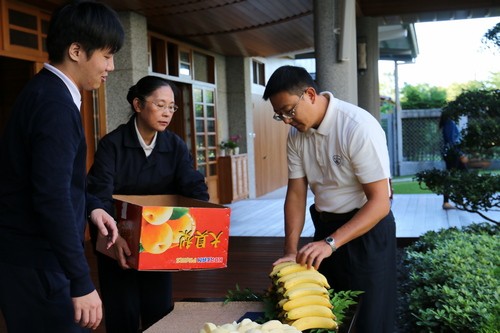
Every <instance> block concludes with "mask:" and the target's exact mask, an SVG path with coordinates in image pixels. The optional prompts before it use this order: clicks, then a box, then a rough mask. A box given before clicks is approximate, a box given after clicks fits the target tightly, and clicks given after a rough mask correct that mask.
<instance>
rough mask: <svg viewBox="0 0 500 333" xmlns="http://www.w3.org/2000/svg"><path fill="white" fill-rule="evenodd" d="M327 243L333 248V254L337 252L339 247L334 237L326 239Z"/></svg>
mask: <svg viewBox="0 0 500 333" xmlns="http://www.w3.org/2000/svg"><path fill="white" fill-rule="evenodd" d="M325 242H326V243H327V244H328V245H330V247H331V248H332V253H333V252H335V251H337V247H336V246H335V239H334V238H333V237H326V238H325Z"/></svg>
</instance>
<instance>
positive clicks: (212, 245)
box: [97, 195, 230, 270]
mask: <svg viewBox="0 0 500 333" xmlns="http://www.w3.org/2000/svg"><path fill="white" fill-rule="evenodd" d="M113 198H114V200H115V208H116V220H117V223H118V230H119V233H120V236H121V237H123V238H124V239H125V240H126V241H127V244H128V246H129V248H130V250H131V252H132V254H131V256H129V257H128V258H127V263H128V265H129V266H130V267H132V268H135V269H137V270H198V269H213V268H224V267H227V249H228V241H229V220H230V208H228V207H224V206H221V205H217V204H213V203H209V202H205V201H200V200H195V199H190V198H185V197H182V196H177V195H152V196H126V195H115V196H113ZM105 244H106V242H105V239H104V238H101V237H99V238H98V241H97V250H98V251H99V252H102V253H104V254H106V255H108V256H110V257H112V258H115V254H114V251H113V249H106V245H105ZM115 259H116V258H115Z"/></svg>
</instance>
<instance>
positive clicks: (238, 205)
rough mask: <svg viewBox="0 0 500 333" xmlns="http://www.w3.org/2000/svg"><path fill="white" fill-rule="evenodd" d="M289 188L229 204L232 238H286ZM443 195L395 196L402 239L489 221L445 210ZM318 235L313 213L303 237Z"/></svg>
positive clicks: (310, 198) (496, 216) (310, 199)
mask: <svg viewBox="0 0 500 333" xmlns="http://www.w3.org/2000/svg"><path fill="white" fill-rule="evenodd" d="M285 191H286V188H280V189H278V190H276V191H274V192H271V193H269V194H266V195H265V196H262V197H259V198H257V199H246V200H241V201H237V202H235V203H233V204H230V205H228V206H229V207H231V226H230V235H231V236H268V237H269V236H270V237H282V236H284V231H283V202H284V197H285ZM442 200H443V198H442V196H438V195H436V194H395V195H394V199H393V203H392V211H393V213H394V216H395V218H396V226H397V228H396V236H397V237H398V238H407V237H409V238H413V237H419V236H420V235H422V234H424V233H425V232H427V231H429V230H434V231H437V230H439V229H442V228H449V227H461V226H466V225H469V224H472V223H478V222H485V221H486V220H484V219H483V218H482V217H481V216H479V215H478V214H475V213H468V212H464V211H460V210H456V209H454V210H443V209H442V208H441V205H442ZM312 203H313V196H312V193H310V194H309V196H308V206H309V205H311V204H312ZM487 216H489V217H493V218H494V219H495V220H497V221H498V220H500V212H498V211H496V212H488V213H487ZM313 233H314V228H313V225H312V221H311V219H310V217H309V213H307V214H306V224H305V226H304V231H303V233H302V236H303V237H311V236H312V235H313Z"/></svg>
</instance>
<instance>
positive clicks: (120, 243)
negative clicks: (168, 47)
mask: <svg viewBox="0 0 500 333" xmlns="http://www.w3.org/2000/svg"><path fill="white" fill-rule="evenodd" d="M174 90H176V88H175V86H174V85H173V84H172V83H171V82H169V81H167V80H165V79H163V78H160V77H156V76H146V77H143V78H142V79H140V80H139V81H138V82H137V84H136V85H134V86H132V87H131V88H130V89H129V92H128V94H127V100H128V102H129V103H130V105H131V107H132V110H133V115H132V117H131V118H130V120H129V121H128V123H126V124H123V125H121V126H119V127H118V128H117V129H115V130H114V131H112V132H111V133H109V134H107V135H106V136H104V137H103V138H102V139H101V141H100V142H99V147H98V149H97V151H96V155H95V160H94V165H93V166H92V168H91V170H90V172H89V175H88V186H89V192H90V193H92V194H94V195H96V196H97V197H98V198H99V199H101V201H102V204H101V206H99V207H102V208H104V209H105V210H106V211H108V212H109V213H110V214H114V205H113V198H112V195H113V194H124V195H154V194H179V195H183V196H186V197H191V198H195V199H199V200H205V201H207V200H208V199H209V196H208V188H207V185H206V184H205V178H204V177H203V175H202V174H201V173H199V172H198V171H196V170H195V169H194V163H193V159H192V157H191V155H190V153H189V151H188V148H187V146H186V144H185V142H184V141H183V140H182V139H181V138H180V137H179V136H177V135H176V134H174V133H173V132H171V131H169V130H166V129H167V127H168V125H169V124H170V121H171V120H172V117H173V116H174V113H175V111H176V110H177V105H175V95H174ZM93 234H94V233H93ZM94 239H95V237H94ZM114 248H115V251H116V254H117V257H118V258H120V260H119V261H116V260H113V259H111V258H109V257H107V256H105V255H103V254H101V253H96V254H97V263H98V272H99V281H100V287H101V291H102V295H103V302H104V310H105V324H106V331H107V333H115V332H116V333H127V332H131V333H132V332H133V333H136V332H138V330H139V328H142V329H143V330H144V329H146V328H148V327H149V326H151V325H152V324H154V323H155V322H157V321H158V320H160V319H161V318H163V317H164V316H165V315H167V314H168V313H169V312H170V311H171V310H172V308H173V302H172V277H171V274H172V273H170V272H145V271H137V270H132V269H128V268H129V267H128V265H127V263H126V256H128V255H130V249H129V247H128V245H127V243H126V241H125V240H124V239H123V238H121V237H118V240H117V241H116V244H115V245H114ZM140 322H142V325H141V324H140Z"/></svg>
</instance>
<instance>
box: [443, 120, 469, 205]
mask: <svg viewBox="0 0 500 333" xmlns="http://www.w3.org/2000/svg"><path fill="white" fill-rule="evenodd" d="M439 128H440V129H441V134H442V135H443V149H442V156H443V160H444V163H445V165H446V170H448V171H451V170H466V169H467V162H468V160H469V159H468V158H467V155H465V153H464V152H463V151H462V150H461V149H460V147H459V145H460V140H461V136H460V130H459V129H458V127H457V124H455V122H454V121H453V120H451V119H449V118H448V117H447V116H446V114H444V113H441V117H440V118H439ZM449 201H450V198H449V197H448V194H446V193H445V194H444V195H443V209H445V210H448V209H455V206H453V205H452V204H450V202H449Z"/></svg>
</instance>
